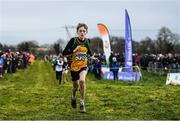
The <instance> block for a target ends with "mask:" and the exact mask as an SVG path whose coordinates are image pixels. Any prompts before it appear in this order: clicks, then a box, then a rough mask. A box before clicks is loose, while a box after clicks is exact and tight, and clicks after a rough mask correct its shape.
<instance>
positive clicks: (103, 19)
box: [0, 0, 180, 44]
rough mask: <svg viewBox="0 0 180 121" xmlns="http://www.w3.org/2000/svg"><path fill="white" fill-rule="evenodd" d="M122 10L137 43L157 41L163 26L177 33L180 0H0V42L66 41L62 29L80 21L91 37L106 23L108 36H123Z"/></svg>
mask: <svg viewBox="0 0 180 121" xmlns="http://www.w3.org/2000/svg"><path fill="white" fill-rule="evenodd" d="M125 9H127V10H128V13H129V16H130V20H131V26H132V34H133V35H132V36H133V39H134V40H136V41H140V40H141V39H143V38H145V37H146V36H149V37H151V38H153V39H154V38H156V36H157V33H158V30H159V29H160V28H161V27H162V26H166V27H168V28H170V29H171V30H172V32H173V33H178V34H180V0H0V42H1V43H5V44H17V43H19V42H21V41H27V40H37V41H38V42H39V44H44V43H54V42H55V41H57V39H59V38H62V39H64V40H66V41H68V40H67V38H68V37H67V33H66V31H65V28H63V27H64V26H65V25H70V26H76V25H77V24H78V23H79V22H84V23H87V25H88V26H89V34H88V37H90V38H91V37H94V36H99V32H98V29H97V23H103V24H105V25H106V26H107V28H108V29H109V32H110V35H114V36H121V37H124V28H125V27H124V23H125V21H124V20H125V17H124V14H125V12H124V10H125ZM69 31H70V34H71V35H72V36H74V35H75V30H74V29H69Z"/></svg>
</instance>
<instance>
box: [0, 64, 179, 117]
mask: <svg viewBox="0 0 180 121" xmlns="http://www.w3.org/2000/svg"><path fill="white" fill-rule="evenodd" d="M68 78H69V80H70V75H69V77H68ZM165 80H166V77H165V76H159V75H155V74H149V73H147V72H143V81H141V82H139V83H130V82H129V83H127V82H122V81H104V80H100V81H99V80H97V81H96V80H95V78H94V77H93V75H92V74H89V75H88V79H87V82H86V83H87V93H86V97H87V98H86V113H80V112H79V108H75V109H74V108H72V107H71V100H70V99H71V97H70V96H71V82H70V81H69V82H68V83H65V84H62V85H59V84H58V81H57V80H56V79H55V72H54V71H53V69H52V67H51V65H50V63H47V62H43V61H36V62H35V63H34V64H33V65H32V66H30V67H28V68H27V69H25V70H21V71H19V72H17V73H15V74H6V75H5V77H4V79H2V80H0V119H1V120H11V119H13V120H15V119H18V120H25V119H27V120H41V119H42V120H45V119H47V120H56V119H65V120H69V119H73V120H80V119H83V120H86V119H91V120H95V119H97V120H98V119H99V120H101V119H103V120H111V119H113V120H116V119H120V120H124V119H128V120H134V119H138V120H153V119H154V120H156V119H161V120H168V119H169V120H170V119H172V120H173V119H179V120H180V110H179V109H180V96H179V94H180V87H179V86H171V85H168V86H166V85H165ZM77 99H78V100H77V107H79V93H78V95H77Z"/></svg>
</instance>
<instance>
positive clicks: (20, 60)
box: [0, 50, 35, 78]
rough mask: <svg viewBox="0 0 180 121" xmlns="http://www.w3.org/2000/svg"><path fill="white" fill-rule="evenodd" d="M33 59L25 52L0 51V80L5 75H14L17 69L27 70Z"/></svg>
mask: <svg viewBox="0 0 180 121" xmlns="http://www.w3.org/2000/svg"><path fill="white" fill-rule="evenodd" d="M34 59H35V57H34V56H33V55H32V54H30V53H27V52H13V51H11V50H7V51H6V52H3V51H0V78H2V77H3V75H4V74H6V73H15V72H17V71H18V70H19V69H24V68H27V66H28V65H29V64H30V63H32V62H33V61H34Z"/></svg>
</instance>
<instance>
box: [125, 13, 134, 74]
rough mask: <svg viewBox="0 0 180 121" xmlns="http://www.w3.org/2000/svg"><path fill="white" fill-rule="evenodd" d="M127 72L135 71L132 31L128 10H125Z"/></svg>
mask: <svg viewBox="0 0 180 121" xmlns="http://www.w3.org/2000/svg"><path fill="white" fill-rule="evenodd" d="M125 72H133V60H132V33H131V24H130V19H129V15H128V12H127V10H125Z"/></svg>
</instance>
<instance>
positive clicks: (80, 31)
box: [77, 27, 87, 40]
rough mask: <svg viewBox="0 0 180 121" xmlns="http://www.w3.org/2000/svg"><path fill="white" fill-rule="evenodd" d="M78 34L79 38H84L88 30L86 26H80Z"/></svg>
mask: <svg viewBox="0 0 180 121" xmlns="http://www.w3.org/2000/svg"><path fill="white" fill-rule="evenodd" d="M77 34H78V36H79V38H80V39H82V40H83V39H85V38H86V34H87V30H86V29H85V28H84V27H80V28H79V29H78V31H77Z"/></svg>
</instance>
